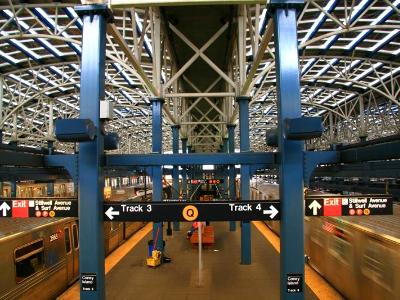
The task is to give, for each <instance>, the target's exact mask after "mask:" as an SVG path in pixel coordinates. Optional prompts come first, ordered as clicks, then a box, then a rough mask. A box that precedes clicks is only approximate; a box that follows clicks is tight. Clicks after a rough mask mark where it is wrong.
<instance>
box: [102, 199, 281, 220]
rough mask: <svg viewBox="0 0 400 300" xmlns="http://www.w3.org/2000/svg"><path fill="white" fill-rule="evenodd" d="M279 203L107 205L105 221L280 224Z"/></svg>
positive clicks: (110, 203)
mask: <svg viewBox="0 0 400 300" xmlns="http://www.w3.org/2000/svg"><path fill="white" fill-rule="evenodd" d="M279 209H280V203H279V201H242V202H181V203H176V202H167V203H163V202H159V203H143V202H105V203H104V220H105V221H154V222H160V221H188V222H192V221H196V220H200V221H250V220H279V219H280V215H279Z"/></svg>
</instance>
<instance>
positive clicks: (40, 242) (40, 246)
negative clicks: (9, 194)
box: [0, 218, 79, 299]
mask: <svg viewBox="0 0 400 300" xmlns="http://www.w3.org/2000/svg"><path fill="white" fill-rule="evenodd" d="M78 234H79V233H78V224H77V221H76V219H74V218H63V219H58V220H55V219H1V220H0V249H1V251H0V270H1V274H0V299H54V298H55V297H56V296H57V295H59V294H60V293H61V292H63V291H64V290H65V289H66V288H67V286H68V285H69V284H71V283H72V282H73V281H75V280H76V279H77V276H78V257H79V239H78Z"/></svg>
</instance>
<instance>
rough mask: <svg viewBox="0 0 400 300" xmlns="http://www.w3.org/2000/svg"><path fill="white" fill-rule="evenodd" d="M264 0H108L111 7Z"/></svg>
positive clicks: (241, 2)
mask: <svg viewBox="0 0 400 300" xmlns="http://www.w3.org/2000/svg"><path fill="white" fill-rule="evenodd" d="M265 2H266V1H265V0H264V1H261V0H182V1H180V0H109V6H110V7H111V8H129V7H133V6H134V7H148V6H184V5H217V4H218V5H231V4H247V5H252V4H265Z"/></svg>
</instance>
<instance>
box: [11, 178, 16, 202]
mask: <svg viewBox="0 0 400 300" xmlns="http://www.w3.org/2000/svg"><path fill="white" fill-rule="evenodd" d="M10 185H11V195H10V196H11V197H13V198H15V197H17V182H16V181H15V180H13V181H11V182H10Z"/></svg>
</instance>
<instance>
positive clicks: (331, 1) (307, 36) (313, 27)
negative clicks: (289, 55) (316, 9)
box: [300, 0, 336, 44]
mask: <svg viewBox="0 0 400 300" xmlns="http://www.w3.org/2000/svg"><path fill="white" fill-rule="evenodd" d="M335 3H336V0H330V1H329V2H328V4H327V5H326V6H325V7H324V8H323V9H324V10H325V11H328V10H330V9H331V8H332V6H333V5H334V4H335ZM324 17H325V14H324V13H323V12H321V13H320V14H319V16H318V18H317V19H316V20H315V22H314V24H313V25H312V26H311V28H310V29H309V30H308V32H307V33H306V35H305V36H304V37H303V39H302V40H301V42H300V44H303V43H305V42H306V41H307V40H308V39H309V38H310V36H311V35H313V34H314V33H315V31H316V29H317V28H318V27H319V26H320V25H321V23H322V20H323V19H324Z"/></svg>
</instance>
